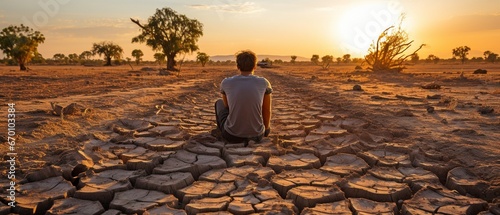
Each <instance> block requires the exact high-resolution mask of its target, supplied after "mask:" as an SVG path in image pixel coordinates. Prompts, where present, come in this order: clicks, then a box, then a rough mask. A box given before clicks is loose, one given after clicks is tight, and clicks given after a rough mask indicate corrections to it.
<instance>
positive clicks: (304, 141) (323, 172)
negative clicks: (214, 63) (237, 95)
mask: <svg viewBox="0 0 500 215" xmlns="http://www.w3.org/2000/svg"><path fill="white" fill-rule="evenodd" d="M284 70H285V69H275V70H259V71H258V72H257V74H258V75H262V76H265V77H267V78H268V79H269V80H270V81H271V83H272V84H273V88H274V93H273V118H272V128H273V130H272V135H271V136H270V137H269V138H265V139H264V140H263V141H262V142H261V143H254V142H250V143H249V144H248V146H245V144H243V143H242V144H225V143H224V142H223V141H221V140H220V139H218V138H217V134H216V132H212V130H213V129H214V128H215V125H214V110H213V103H214V102H215V100H216V99H217V98H218V97H219V93H218V83H220V81H221V80H222V78H223V77H225V76H228V75H231V74H234V71H219V70H218V71H215V70H214V71H212V72H213V73H209V74H207V72H203V73H201V74H203V76H201V77H196V76H192V78H189V79H179V80H172V81H170V82H169V83H165V84H162V85H161V86H151V87H150V88H147V89H146V88H137V89H132V90H128V91H121V92H111V93H110V94H109V95H100V96H97V97H92V96H87V97H85V96H81V95H78V96H76V95H73V96H70V97H68V98H66V101H67V102H68V103H69V102H76V101H79V102H82V103H84V104H89V103H92V104H94V105H93V108H96V107H98V108H101V109H103V110H107V111H106V113H103V112H98V111H95V112H94V113H91V115H90V116H86V115H84V116H68V117H69V118H66V119H63V120H64V121H62V122H60V120H61V119H59V117H54V116H47V114H46V113H45V112H43V111H35V110H36V109H37V108H39V106H36V104H31V105H32V106H30V103H29V102H26V104H25V105H26V106H25V107H24V108H26V109H30V110H29V111H26V114H27V115H30V116H31V118H30V117H27V116H25V118H24V119H28V118H29V119H33V118H37V117H38V118H41V119H47V118H48V119H50V120H51V122H49V123H47V124H43V123H39V124H36V125H33V129H26V130H25V131H23V133H22V134H21V136H20V137H18V138H21V139H22V140H24V141H25V142H26V143H25V145H20V147H21V149H23V150H26V151H27V150H33V151H35V152H32V153H27V154H26V155H25V157H24V158H22V159H24V160H21V161H20V162H21V164H20V165H21V169H23V168H24V169H23V172H22V175H23V176H24V178H23V179H22V180H19V181H18V182H19V183H20V185H18V186H17V187H16V201H17V205H16V207H15V208H11V207H9V206H6V205H5V204H6V203H7V202H8V199H7V198H6V195H7V192H6V190H7V189H8V188H9V186H8V184H7V183H8V181H7V180H5V178H6V177H5V175H3V176H2V181H1V182H2V184H3V187H4V190H3V194H2V196H1V202H2V203H0V214H9V213H15V214H106V215H110V214H483V215H486V214H500V205H499V204H500V173H499V171H500V163H499V160H500V159H499V157H500V154H499V151H498V149H497V148H496V147H498V141H499V134H498V131H499V127H498V126H500V124H499V121H498V118H497V116H498V114H497V112H498V102H497V101H495V100H492V101H493V102H490V103H485V104H479V102H474V101H473V102H468V101H466V100H465V99H463V98H462V97H460V95H462V94H463V93H462V92H463V91H461V92H459V93H456V94H454V93H452V92H451V90H449V89H446V88H445V89H436V90H428V89H421V88H420V87H419V86H418V84H409V82H404V81H401V79H405V78H409V77H410V76H411V77H412V78H414V80H418V81H420V82H422V83H423V82H426V81H429V80H432V79H434V78H433V77H431V76H425V75H415V74H397V75H393V76H390V77H389V76H382V75H377V74H371V73H365V72H355V73H330V72H323V73H321V72H318V73H316V74H317V76H316V75H315V77H311V74H304V73H301V72H294V71H293V70H292V69H288V70H289V71H284ZM497 76H498V75H497ZM442 80H445V81H441V82H438V83H439V84H441V85H443V86H447V87H455V85H453V84H450V83H449V82H446V79H442ZM475 80H476V79H474V77H473V76H470V77H469V78H468V79H467V80H462V81H463V84H464V87H471V86H476V85H480V84H478V83H477V82H476V81H475ZM393 81H394V82H395V81H398V83H396V84H395V83H393ZM495 81H498V79H495ZM355 84H358V85H360V86H361V87H362V91H358V90H353V85H355ZM483 86H484V85H483ZM487 87H490V88H488V89H486V90H491V89H493V90H491V91H490V93H487V94H486V93H482V94H481V93H478V95H481V96H490V97H491V98H492V99H494V98H498V95H496V94H495V93H492V92H493V91H494V90H495V89H499V87H500V82H494V83H490V85H488V86H487ZM457 88H458V87H457ZM457 88H455V89H457ZM159 92H161V93H159ZM139 95H140V96H139ZM425 95H431V96H435V95H439V96H441V97H444V96H449V97H450V98H452V99H451V101H444V100H443V99H437V100H433V98H432V97H431V98H429V97H426V96H425ZM462 96H463V95H462ZM117 97H119V98H120V99H118V100H113V98H117ZM103 98H105V99H106V100H107V102H103V101H101V100H102V99H103ZM453 98H454V99H455V100H453ZM457 98H458V99H457ZM42 99H43V98H42ZM110 100H112V102H111V103H110ZM457 100H458V101H457ZM486 100H489V99H486ZM46 101H47V100H41V101H39V102H38V103H43V102H46ZM450 102H451V103H453V102H457V103H458V104H457V105H455V107H453V109H450V106H449V105H450V104H449V103H450ZM20 104H23V105H24V103H20ZM486 104H487V105H491V106H492V107H493V108H496V109H497V112H494V113H490V114H489V115H482V114H480V113H478V112H477V108H480V107H482V106H484V105H486ZM44 105H46V104H44ZM457 106H458V107H457ZM429 107H432V108H433V111H429ZM33 109H34V110H33ZM112 110H116V111H114V112H112V113H109V112H111V111H112ZM92 114H95V115H92ZM82 118H83V119H85V120H86V122H87V123H86V124H85V123H84V124H83V125H80V127H78V129H76V132H70V131H71V130H72V126H76V124H79V123H80V124H81V122H82ZM443 119H444V120H446V122H444V121H443ZM40 124H43V125H40ZM23 125H24V124H23ZM58 126H59V127H60V129H62V130H66V133H57V132H55V133H54V132H52V133H51V132H49V131H46V130H49V128H52V127H56V128H55V129H57V127H58ZM44 129H45V131H37V130H44ZM50 135H52V136H50ZM63 140H65V141H67V143H65V144H62V145H60V146H59V147H53V146H51V144H52V143H53V144H57V143H55V142H57V141H63ZM28 143H29V144H28ZM20 144H22V143H20ZM71 144H73V145H71ZM474 144H477V145H474ZM451 149H453V150H451ZM37 152H38V153H37ZM40 153H43V154H40ZM2 154H3V153H2ZM30 159H31V160H30ZM35 160H36V162H35V163H38V164H33V163H31V162H32V161H33V162H34V161H35ZM5 165H7V164H5ZM2 168H5V167H4V165H2ZM2 170H4V169H2ZM4 172H5V171H4ZM4 172H2V174H4Z"/></svg>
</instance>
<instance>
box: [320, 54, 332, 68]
mask: <svg viewBox="0 0 500 215" xmlns="http://www.w3.org/2000/svg"><path fill="white" fill-rule="evenodd" d="M321 63H323V65H321V66H322V67H323V69H328V67H330V64H331V63H333V56H331V55H325V56H323V57H322V58H321Z"/></svg>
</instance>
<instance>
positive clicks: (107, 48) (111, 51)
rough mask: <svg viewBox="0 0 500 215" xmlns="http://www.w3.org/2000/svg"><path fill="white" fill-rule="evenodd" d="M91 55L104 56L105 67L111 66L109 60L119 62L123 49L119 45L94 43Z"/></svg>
mask: <svg viewBox="0 0 500 215" xmlns="http://www.w3.org/2000/svg"><path fill="white" fill-rule="evenodd" d="M92 54H94V55H96V54H98V55H99V56H102V55H104V58H105V60H106V64H105V66H111V59H112V58H114V59H115V62H117V61H120V58H121V57H122V54H123V49H122V47H120V46H119V45H116V44H114V43H113V42H107V41H105V42H100V43H94V45H93V47H92Z"/></svg>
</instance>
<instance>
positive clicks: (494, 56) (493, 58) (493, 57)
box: [485, 52, 498, 63]
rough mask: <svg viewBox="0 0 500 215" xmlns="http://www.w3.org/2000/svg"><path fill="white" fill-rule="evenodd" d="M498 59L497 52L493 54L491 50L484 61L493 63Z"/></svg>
mask: <svg viewBox="0 0 500 215" xmlns="http://www.w3.org/2000/svg"><path fill="white" fill-rule="evenodd" d="M497 59H498V54H495V53H493V52H490V53H488V57H487V58H486V59H485V60H486V61H488V62H490V63H495V61H497Z"/></svg>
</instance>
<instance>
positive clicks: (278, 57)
mask: <svg viewBox="0 0 500 215" xmlns="http://www.w3.org/2000/svg"><path fill="white" fill-rule="evenodd" d="M266 58H269V59H271V60H282V61H290V60H291V55H289V56H287V55H257V59H258V60H259V61H260V60H262V59H266ZM210 60H213V61H227V60H232V61H234V60H236V57H235V56H234V55H215V56H211V57H210ZM296 61H311V59H310V58H306V57H301V56H297V60H296Z"/></svg>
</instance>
